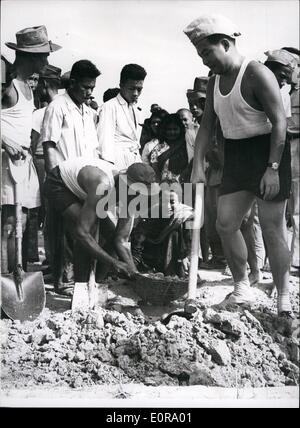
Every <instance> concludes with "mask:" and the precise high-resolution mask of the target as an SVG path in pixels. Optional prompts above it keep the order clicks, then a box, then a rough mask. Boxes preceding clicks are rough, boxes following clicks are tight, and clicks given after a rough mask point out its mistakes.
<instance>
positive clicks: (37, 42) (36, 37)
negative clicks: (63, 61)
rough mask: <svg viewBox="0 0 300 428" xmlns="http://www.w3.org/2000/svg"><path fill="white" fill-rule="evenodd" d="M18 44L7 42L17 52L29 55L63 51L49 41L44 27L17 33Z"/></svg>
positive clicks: (25, 29)
mask: <svg viewBox="0 0 300 428" xmlns="http://www.w3.org/2000/svg"><path fill="white" fill-rule="evenodd" d="M16 39H17V43H12V42H6V43H5V44H6V46H7V47H8V48H10V49H14V50H15V51H21V52H28V53H49V52H54V51H57V50H58V49H61V46H59V45H56V44H54V43H52V42H51V40H48V34H47V29H46V27H45V26H44V25H40V26H38V27H29V28H24V29H23V30H20V31H18V32H17V33H16Z"/></svg>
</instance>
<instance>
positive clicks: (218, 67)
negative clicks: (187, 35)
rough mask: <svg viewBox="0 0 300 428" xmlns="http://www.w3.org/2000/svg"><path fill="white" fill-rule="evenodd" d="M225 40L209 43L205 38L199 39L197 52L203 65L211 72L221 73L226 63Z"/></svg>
mask: <svg viewBox="0 0 300 428" xmlns="http://www.w3.org/2000/svg"><path fill="white" fill-rule="evenodd" d="M226 43H227V44H228V41H227V40H225V39H224V40H220V41H219V42H218V43H217V44H211V43H210V42H209V41H208V40H207V39H203V40H201V41H200V42H199V43H198V45H197V52H198V55H199V56H200V58H201V59H202V62H203V64H204V65H206V66H207V67H208V68H209V69H210V70H211V71H212V73H213V74H222V73H223V72H224V66H225V64H226V48H225V45H226Z"/></svg>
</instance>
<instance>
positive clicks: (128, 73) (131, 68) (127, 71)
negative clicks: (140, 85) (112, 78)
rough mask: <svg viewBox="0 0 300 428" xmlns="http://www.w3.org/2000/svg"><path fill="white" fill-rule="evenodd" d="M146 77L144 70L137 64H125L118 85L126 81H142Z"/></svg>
mask: <svg viewBox="0 0 300 428" xmlns="http://www.w3.org/2000/svg"><path fill="white" fill-rule="evenodd" d="M146 76H147V72H146V70H145V69H144V68H143V67H141V66H140V65H138V64H127V65H125V66H124V67H123V68H122V70H121V76H120V83H121V84H122V83H124V82H126V80H144V79H145V77H146Z"/></svg>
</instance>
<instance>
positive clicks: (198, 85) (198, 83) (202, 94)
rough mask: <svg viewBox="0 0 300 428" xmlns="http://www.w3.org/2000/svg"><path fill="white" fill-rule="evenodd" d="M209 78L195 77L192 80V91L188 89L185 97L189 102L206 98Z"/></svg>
mask: <svg viewBox="0 0 300 428" xmlns="http://www.w3.org/2000/svg"><path fill="white" fill-rule="evenodd" d="M208 81H209V77H207V76H203V77H196V78H195V80H194V89H188V90H187V92H186V96H187V97H188V99H189V100H191V101H192V100H196V99H199V98H206V90H207V83H208Z"/></svg>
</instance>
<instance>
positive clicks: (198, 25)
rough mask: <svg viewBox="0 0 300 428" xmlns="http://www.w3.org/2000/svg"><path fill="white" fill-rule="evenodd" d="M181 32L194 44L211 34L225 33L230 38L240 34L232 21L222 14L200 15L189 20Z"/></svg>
mask: <svg viewBox="0 0 300 428" xmlns="http://www.w3.org/2000/svg"><path fill="white" fill-rule="evenodd" d="M183 32H184V33H185V34H186V35H187V36H188V38H189V39H190V40H191V42H192V43H193V44H194V45H195V46H196V45H197V43H199V42H200V41H201V40H203V39H205V38H206V37H208V36H212V35H213V34H225V35H226V36H229V37H232V38H235V37H238V36H240V35H241V33H240V31H239V30H238V29H237V28H236V26H235V25H234V24H233V22H231V21H230V20H229V19H228V18H226V17H225V16H222V15H201V16H200V17H199V18H197V19H195V20H194V21H193V22H191V23H190V24H189V25H188V26H187V27H186V28H185V29H184V30H183Z"/></svg>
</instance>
